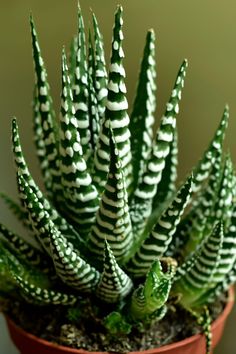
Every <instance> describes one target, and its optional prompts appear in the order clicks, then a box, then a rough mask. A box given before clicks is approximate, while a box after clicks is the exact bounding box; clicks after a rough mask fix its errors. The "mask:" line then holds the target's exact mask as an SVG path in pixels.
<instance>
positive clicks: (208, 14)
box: [0, 0, 236, 354]
mask: <svg viewBox="0 0 236 354" xmlns="http://www.w3.org/2000/svg"><path fill="white" fill-rule="evenodd" d="M119 3H121V4H122V5H123V6H124V10H125V14H124V17H125V18H124V19H125V25H124V34H125V41H124V49H125V53H126V58H125V67H126V72H127V82H126V83H127V87H128V97H129V102H130V104H131V103H132V100H133V94H134V89H135V82H136V78H137V73H138V67H139V63H140V55H141V53H142V50H143V45H144V39H145V35H146V31H147V30H148V29H149V28H150V27H152V28H154V29H155V31H156V36H157V68H158V77H157V85H158V86H157V87H158V107H157V115H156V117H157V121H159V119H160V116H161V115H162V113H163V110H164V107H165V102H166V101H167V99H168V96H169V94H170V92H171V89H172V85H173V82H174V79H175V76H176V73H177V70H178V67H179V65H180V63H181V62H182V60H183V59H184V58H188V60H189V64H190V65H189V69H188V73H187V79H186V85H185V89H184V93H183V100H182V103H181V111H180V114H179V116H178V128H179V140H180V145H179V149H180V161H179V176H180V179H181V178H183V177H184V176H185V174H186V173H187V172H188V171H189V170H190V169H191V167H192V166H193V164H195V163H196V161H197V160H198V159H199V158H200V156H201V153H202V152H203V150H204V149H205V148H206V146H207V145H208V142H209V140H210V139H211V137H212V135H213V132H214V130H215V128H216V126H217V124H218V122H219V119H220V117H221V114H222V112H223V108H224V105H225V103H229V105H230V108H231V120H230V125H229V129H228V134H227V144H226V149H228V148H230V149H231V150H232V152H234V151H235V150H236V149H235V139H234V136H235V134H236V124H235V118H234V117H235V115H236V102H235V95H236V68H235V63H236V46H235V42H236V40H235V39H236V21H235V11H236V3H235V1H234V0H224V1H221V2H220V1H218V2H213V1H210V0H198V1H194V2H192V1H189V0H180V1H173V0H165V1H160V0H145V1H141V0H120V1H119ZM80 4H81V7H82V10H83V13H84V17H85V22H86V24H87V25H88V23H89V21H91V16H90V7H91V8H92V9H93V10H94V11H95V13H96V15H97V18H98V20H99V23H100V27H101V29H102V32H103V34H104V40H105V44H106V48H107V58H109V51H110V41H111V28H112V22H113V13H114V10H115V7H116V4H117V2H116V1H114V0H110V1H107V0H90V1H88V0H80ZM30 11H32V13H33V16H34V18H35V21H36V26H37V30H38V33H39V39H40V44H41V48H42V52H43V56H44V59H45V61H46V64H47V69H48V74H49V80H50V82H51V87H52V92H53V95H54V102H55V107H57V108H56V110H57V112H58V111H59V102H60V99H59V97H60V80H61V79H60V56H61V48H62V46H63V45H64V44H65V45H66V47H67V49H68V48H69V43H70V40H71V38H72V36H73V34H74V33H75V32H76V1H68V0H67V1H66V0H64V1H46V0H41V1H36V0H21V1H13V0H7V1H6V0H1V4H0V48H1V55H0V102H1V104H0V119H1V123H0V127H1V129H0V159H1V160H0V161H1V173H0V186H1V187H0V188H1V190H5V191H7V192H8V193H9V194H11V195H12V196H15V195H16V186H15V176H14V169H13V163H12V154H11V147H10V120H11V118H12V116H13V115H16V116H17V118H18V120H19V125H20V133H21V138H22V143H23V147H24V150H25V155H26V158H27V160H28V162H29V163H30V165H31V171H32V173H33V175H34V176H35V177H36V179H37V180H39V181H40V176H39V175H38V170H37V167H38V166H37V161H36V159H35V156H34V150H33V142H32V129H31V99H32V87H33V69H32V60H31V47H30V45H31V43H30V35H29V24H28V17H29V13H30ZM234 161H235V157H234ZM0 210H1V216H0V219H1V220H4V222H5V223H6V224H7V223H8V224H14V225H15V222H14V221H13V219H12V216H11V215H10V213H9V212H8V211H7V210H6V209H5V208H4V207H3V206H2V204H1V205H0ZM15 226H16V225H15ZM17 227H18V226H17ZM232 322H233V320H232ZM232 331H233V327H230V326H228V327H227V331H226V333H225V338H224V341H223V342H222V346H221V349H220V348H219V350H218V351H216V353H222V352H223V353H224V354H227V353H233V352H234V351H236V344H235V345H234V343H233V333H232ZM223 348H224V349H223Z"/></svg>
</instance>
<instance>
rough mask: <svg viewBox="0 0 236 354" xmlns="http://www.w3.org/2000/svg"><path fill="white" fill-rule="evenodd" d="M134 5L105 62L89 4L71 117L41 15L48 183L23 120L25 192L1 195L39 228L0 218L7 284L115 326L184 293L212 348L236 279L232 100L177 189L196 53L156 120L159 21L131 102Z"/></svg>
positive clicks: (65, 69)
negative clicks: (222, 302) (186, 91)
mask: <svg viewBox="0 0 236 354" xmlns="http://www.w3.org/2000/svg"><path fill="white" fill-rule="evenodd" d="M122 13H123V10H122V7H121V6H118V8H117V11H116V13H115V22H114V28H113V40H112V49H111V57H110V65H109V70H108V73H107V66H106V63H105V56H104V48H103V39H102V35H101V33H100V30H99V26H98V22H97V19H96V17H95V15H94V14H93V15H92V30H91V31H90V32H89V35H88V41H87V42H86V36H85V29H84V22H83V18H82V14H81V10H80V8H79V10H78V33H77V35H76V36H75V38H74V39H73V41H72V45H71V50H70V58H69V61H68V60H67V57H66V51H65V49H63V52H62V69H61V78H62V79H61V82H62V89H61V108H60V115H59V119H56V116H55V112H54V109H53V101H52V97H51V93H50V87H49V83H48V80H47V72H46V68H45V65H44V61H43V57H42V55H41V50H40V47H39V43H38V38H37V33H36V29H35V25H34V22H33V19H32V18H31V19H30V24H31V34H32V47H33V58H34V68H35V87H34V99H33V113H34V114H33V118H34V119H33V128H34V141H35V145H36V151H37V156H38V158H39V163H40V167H41V171H42V177H43V181H44V186H45V188H44V190H43V191H41V189H40V188H39V187H38V185H37V183H36V181H35V180H34V179H33V177H32V175H31V173H30V171H29V169H28V165H27V163H26V161H25V158H24V155H23V151H22V146H21V143H20V138H19V131H18V124H17V121H16V119H13V120H12V147H13V154H14V160H15V166H16V178H17V186H18V191H19V203H17V202H15V201H14V200H12V199H11V198H10V197H8V196H7V195H6V194H4V193H2V194H1V197H2V198H3V199H4V200H5V202H6V203H7V204H8V205H9V207H10V208H11V209H12V210H13V212H14V214H15V215H16V216H17V217H18V219H20V220H21V222H22V223H23V225H24V226H25V228H26V229H27V230H28V231H29V232H28V238H26V237H25V235H22V236H20V235H18V234H17V233H14V232H13V231H10V230H9V229H8V228H7V227H6V226H4V225H3V224H0V232H1V239H0V289H1V296H2V297H3V298H11V299H13V300H14V299H15V298H17V300H18V301H22V302H24V301H27V302H30V303H33V304H36V305H38V306H59V307H61V306H67V307H68V316H69V318H71V319H73V320H75V321H77V322H79V321H80V317H81V318H82V320H84V318H85V317H86V316H87V321H91V323H92V322H93V326H94V314H96V316H97V318H99V319H100V322H99V323H100V324H101V323H102V326H104V330H105V331H106V333H107V336H109V335H110V336H125V335H128V334H129V333H132V330H133V328H136V329H137V328H140V330H141V331H144V330H145V329H146V330H148V328H150V326H152V325H153V323H155V324H156V322H157V321H160V320H161V319H162V318H163V317H164V316H165V314H166V312H167V310H168V309H169V308H170V307H173V306H174V303H176V304H178V307H182V308H184V309H185V310H186V311H188V312H189V316H194V317H195V318H196V321H197V322H198V323H199V324H200V325H201V326H202V328H203V330H204V332H205V334H206V338H207V341H206V342H207V351H210V344H211V343H210V342H211V341H210V338H211V335H210V322H211V321H210V318H209V311H208V306H209V304H211V303H213V302H214V301H215V299H216V298H218V297H219V296H221V295H222V294H224V293H225V292H226V291H227V289H228V288H229V286H230V285H231V284H232V283H233V282H235V280H236V204H235V192H236V179H235V173H234V168H233V164H232V161H231V157H230V155H229V153H228V154H225V153H224V152H223V148H222V145H223V140H224V135H225V130H226V127H227V124H228V116H229V113H228V107H226V108H225V110H224V112H223V117H222V119H221V121H220V124H219V127H218V128H217V130H216V133H215V135H214V137H213V139H212V141H211V143H210V144H209V147H208V148H207V149H206V151H205V153H204V155H203V157H202V159H201V160H200V161H199V162H198V163H197V165H196V166H195V167H194V169H193V171H192V172H191V173H189V176H188V177H187V178H186V181H185V182H183V183H181V184H180V185H179V186H178V188H177V186H176V178H177V153H178V144H177V140H178V139H177V128H176V117H177V115H178V113H179V103H180V100H181V95H182V89H183V86H184V79H185V74H186V70H187V66H188V63H187V60H184V61H183V63H182V64H181V66H180V69H179V72H178V74H177V78H176V81H175V83H174V87H173V90H172V92H171V95H170V99H169V102H168V103H167V105H166V109H165V112H164V114H163V116H162V118H161V120H160V124H159V127H158V129H157V131H155V129H154V123H155V109H156V64H155V35H154V32H153V30H149V31H148V33H147V36H146V43H145V48H144V53H143V58H142V61H141V68H140V74H139V79H138V84H137V90H136V96H135V99H134V103H133V106H132V108H131V109H130V112H128V103H127V98H126V85H125V70H124V67H123V59H124V52H123V48H122V43H123V31H122V27H123V19H122ZM29 237H31V238H32V239H33V240H34V242H33V243H32V242H31V241H30V240H29ZM173 299H174V301H173ZM91 309H92V310H91ZM169 325H170V326H171V323H170V324H169ZM93 328H94V327H93Z"/></svg>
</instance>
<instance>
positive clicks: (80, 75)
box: [72, 7, 91, 161]
mask: <svg viewBox="0 0 236 354" xmlns="http://www.w3.org/2000/svg"><path fill="white" fill-rule="evenodd" d="M72 88H73V101H74V108H75V117H76V120H77V125H78V131H79V134H80V138H81V145H82V148H83V156H84V158H85V160H86V161H87V159H88V158H89V156H90V153H91V146H90V131H89V129H88V128H89V114H88V68H87V54H86V43H85V30H84V21H83V17H82V13H81V9H80V7H78V50H77V55H76V64H75V72H74V79H73V86H72Z"/></svg>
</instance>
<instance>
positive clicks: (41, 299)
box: [13, 274, 77, 305]
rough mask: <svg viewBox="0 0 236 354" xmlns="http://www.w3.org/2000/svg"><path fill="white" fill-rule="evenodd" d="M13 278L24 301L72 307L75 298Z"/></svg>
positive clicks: (17, 276)
mask: <svg viewBox="0 0 236 354" xmlns="http://www.w3.org/2000/svg"><path fill="white" fill-rule="evenodd" d="M13 278H14V279H15V281H16V282H17V284H18V286H19V287H20V290H21V291H22V293H23V294H24V297H25V298H26V300H28V301H30V302H33V303H36V304H40V305H42V304H44V305H47V304H50V305H73V304H74V303H75V302H76V300H77V299H76V297H75V296H74V295H72V294H67V293H64V292H61V291H57V290H52V289H48V288H42V287H40V286H38V285H37V284H34V283H33V282H30V281H29V280H27V279H24V278H23V277H21V276H19V275H17V274H14V275H13Z"/></svg>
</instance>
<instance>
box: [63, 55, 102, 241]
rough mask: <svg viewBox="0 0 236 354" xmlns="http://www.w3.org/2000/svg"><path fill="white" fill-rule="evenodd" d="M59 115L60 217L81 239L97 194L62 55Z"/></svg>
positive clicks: (89, 224) (93, 209)
mask: <svg viewBox="0 0 236 354" xmlns="http://www.w3.org/2000/svg"><path fill="white" fill-rule="evenodd" d="M61 100H62V105H61V115H60V136H61V141H60V157H61V160H60V171H61V184H62V186H63V196H64V203H63V205H62V206H61V210H63V213H64V214H66V215H67V218H68V219H70V220H72V221H73V222H74V224H75V227H76V229H78V230H79V232H80V234H81V235H82V236H85V237H86V236H87V234H88V232H89V230H90V228H91V225H92V224H93V223H94V219H95V213H96V211H97V209H98V193H97V190H96V188H95V186H94V185H93V184H92V179H91V176H90V174H89V172H88V170H87V164H86V161H85V159H84V155H83V151H82V145H81V138H80V134H79V132H78V128H79V124H78V120H77V119H76V118H75V115H74V114H75V111H74V107H73V102H72V92H71V88H70V80H69V76H68V68H67V63H66V56H65V53H64V52H63V55H62V94H61Z"/></svg>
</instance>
